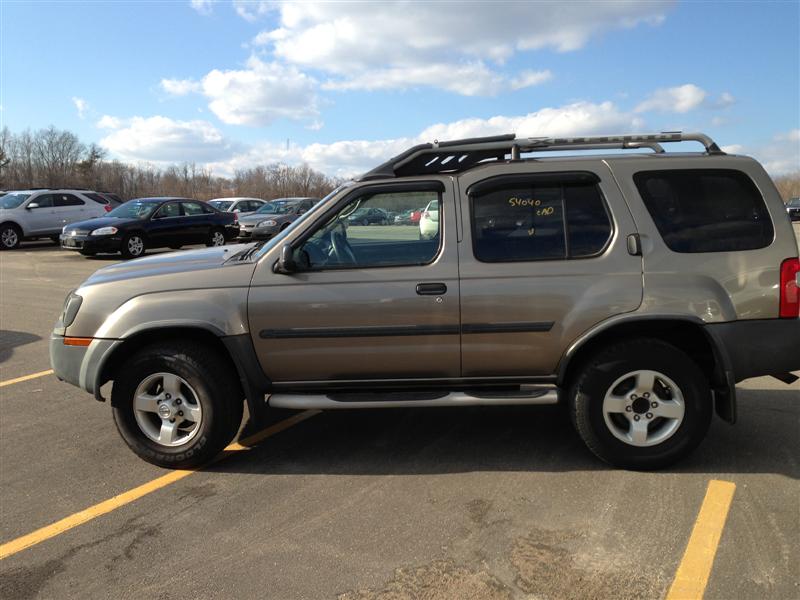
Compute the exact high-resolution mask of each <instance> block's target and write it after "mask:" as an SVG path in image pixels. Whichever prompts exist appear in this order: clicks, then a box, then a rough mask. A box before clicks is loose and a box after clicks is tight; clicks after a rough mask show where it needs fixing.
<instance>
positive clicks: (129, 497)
mask: <svg viewBox="0 0 800 600" xmlns="http://www.w3.org/2000/svg"><path fill="white" fill-rule="evenodd" d="M318 413H319V411H318V410H307V411H304V412H301V413H298V414H296V415H294V416H292V417H290V418H288V419H285V420H283V421H280V422H278V423H275V424H274V425H271V426H270V427H267V428H266V429H264V430H262V431H259V432H258V433H256V434H253V435H251V436H249V437H247V438H244V439H243V440H240V443H233V444H230V445H229V446H228V447H227V448H225V450H224V451H223V452H222V453H221V454H220V455H219V456H218V457H217V458H216V459H214V461H212V462H214V463H215V462H219V461H220V460H222V459H224V458H226V457H228V456H231V454H233V453H236V452H241V451H245V450H249V449H250V448H249V447H250V446H253V445H255V444H256V443H258V442H260V441H262V440H265V439H267V438H268V437H271V436H273V435H275V434H277V433H280V432H281V431H284V430H286V429H288V428H289V427H292V426H293V425H297V424H298V423H300V422H301V421H305V420H306V419H308V418H310V417H313V416H314V415H316V414H318ZM197 470H200V469H187V470H175V471H170V472H169V473H167V474H166V475H162V476H161V477H157V478H156V479H153V480H152V481H148V482H147V483H144V484H142V485H140V486H137V487H135V488H133V489H130V490H128V491H127V492H123V493H121V494H119V495H117V496H114V497H113V498H109V499H108V500H104V501H103V502H100V503H99V504H95V505H94V506H90V507H89V508H85V509H83V510H81V511H79V512H76V513H75V514H72V515H70V516H68V517H64V518H63V519H61V520H59V521H56V522H55V523H51V524H50V525H47V526H45V527H42V528H41V529H37V530H36V531H33V532H31V533H29V534H27V535H23V536H21V537H18V538H17V539H14V540H11V541H10V542H6V543H5V544H3V545H1V546H0V560H3V559H4V558H8V557H9V556H11V555H13V554H16V553H17V552H20V551H22V550H25V549H26V548H30V547H31V546H35V545H36V544H39V543H41V542H44V541H45V540H49V539H50V538H53V537H55V536H57V535H60V534H62V533H64V532H65V531H69V530H70V529H72V528H73V527H77V526H78V525H82V524H84V523H87V522H88V521H91V520H92V519H96V518H97V517H99V516H102V515H104V514H106V513H110V512H111V511H113V510H116V509H118V508H120V507H122V506H125V505H126V504H130V503H131V502H133V501H134V500H138V499H139V498H141V497H143V496H146V495H148V494H151V493H153V492H155V491H156V490H160V489H161V488H163V487H166V486H168V485H170V484H172V483H175V482H176V481H180V480H181V479H183V478H184V477H187V476H189V475H191V474H192V473H195V472H196V471H197Z"/></svg>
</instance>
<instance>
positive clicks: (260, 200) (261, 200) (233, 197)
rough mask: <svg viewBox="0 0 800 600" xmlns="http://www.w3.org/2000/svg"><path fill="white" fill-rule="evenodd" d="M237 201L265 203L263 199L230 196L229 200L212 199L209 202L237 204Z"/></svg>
mask: <svg viewBox="0 0 800 600" xmlns="http://www.w3.org/2000/svg"><path fill="white" fill-rule="evenodd" d="M239 200H258V201H259V202H266V200H264V199H263V198H253V197H252V196H232V197H230V198H212V199H211V200H209V202H217V201H224V202H237V201H239Z"/></svg>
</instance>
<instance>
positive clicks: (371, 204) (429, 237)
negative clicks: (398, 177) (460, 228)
mask: <svg viewBox="0 0 800 600" xmlns="http://www.w3.org/2000/svg"><path fill="white" fill-rule="evenodd" d="M431 205H433V206H435V207H436V211H435V212H436V215H437V219H436V221H433V219H428V220H426V221H425V222H424V223H423V222H422V221H420V222H419V223H418V224H411V223H404V222H397V223H395V222H394V220H392V219H390V218H389V215H390V214H394V213H398V214H399V213H401V212H404V211H407V210H414V209H416V210H421V208H425V207H430V206H431ZM440 207H441V196H440V195H439V193H438V192H435V191H413V192H411V191H398V192H388V193H377V194H373V193H369V192H368V191H366V192H365V193H364V194H361V195H358V196H356V197H355V198H353V199H352V200H350V201H349V202H347V204H346V205H345V206H342V207H340V208H339V210H338V211H337V212H336V214H335V215H333V216H332V217H331V218H329V219H327V220H326V221H325V223H324V224H323V225H322V226H321V227H319V228H318V229H317V230H316V231H315V232H314V233H313V234H312V235H311V237H310V238H308V239H307V240H306V241H305V243H304V244H303V246H302V247H301V248H300V249H298V250H297V251H296V262H297V263H298V264H299V265H300V267H301V268H305V269H309V270H320V269H343V268H369V267H396V266H412V265H425V264H428V263H430V262H432V261H433V260H434V259H435V258H436V255H437V254H438V253H439V245H440V239H441V221H440V220H439V219H438V215H439V214H440V212H441V208H440Z"/></svg>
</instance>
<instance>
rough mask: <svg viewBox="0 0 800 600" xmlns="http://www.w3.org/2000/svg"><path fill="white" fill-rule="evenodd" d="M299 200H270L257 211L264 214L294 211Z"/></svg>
mask: <svg viewBox="0 0 800 600" xmlns="http://www.w3.org/2000/svg"><path fill="white" fill-rule="evenodd" d="M296 204H297V202H268V203H267V204H265V205H264V206H262V207H261V208H259V209H258V210H257V211H256V212H257V213H260V214H262V215H284V214H286V213H288V212H291V211H292V208H293V207H294V206H295V205H296Z"/></svg>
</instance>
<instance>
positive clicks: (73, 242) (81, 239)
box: [59, 233, 122, 252]
mask: <svg viewBox="0 0 800 600" xmlns="http://www.w3.org/2000/svg"><path fill="white" fill-rule="evenodd" d="M59 242H60V244H61V247H62V248H63V249H64V250H78V251H84V252H119V251H120V250H122V236H121V235H118V234H114V235H65V234H63V233H62V234H61V235H60V236H59Z"/></svg>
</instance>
